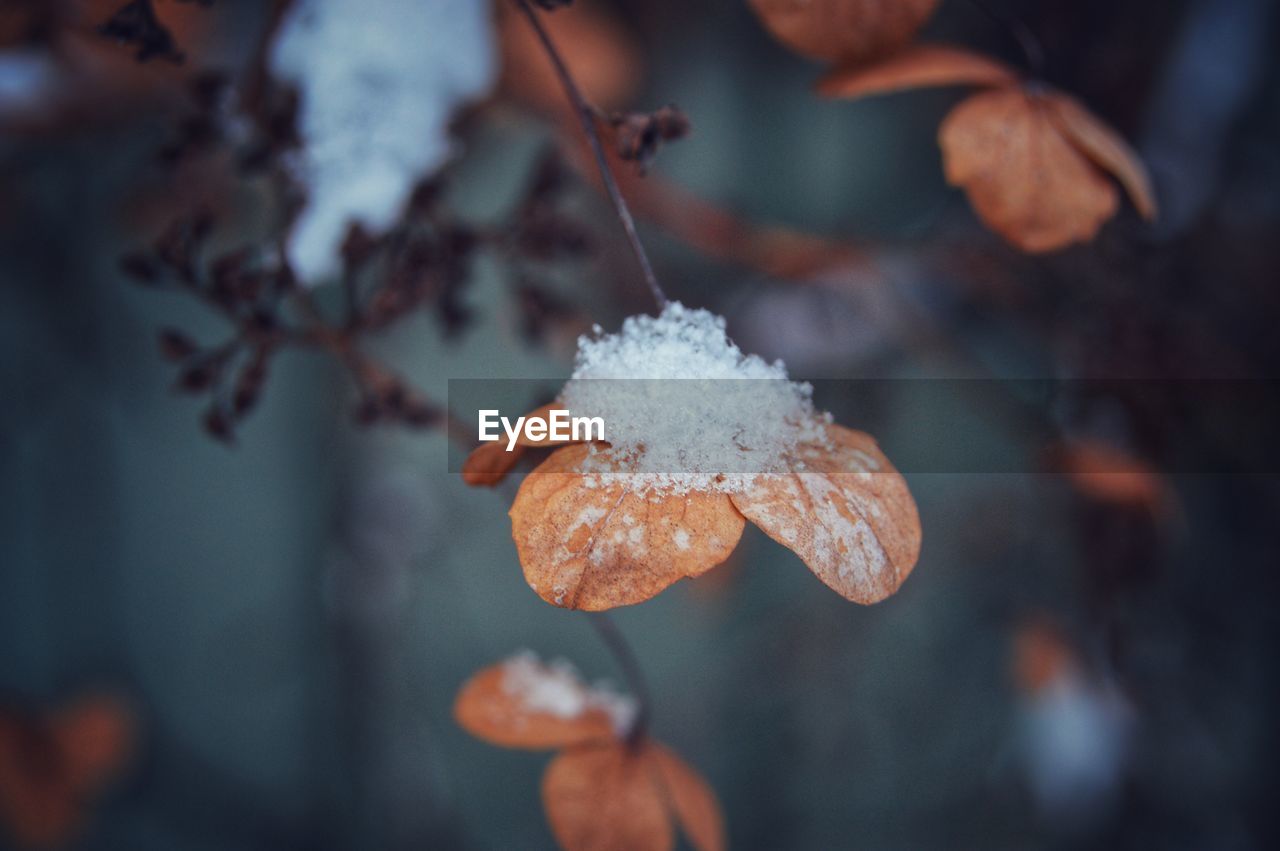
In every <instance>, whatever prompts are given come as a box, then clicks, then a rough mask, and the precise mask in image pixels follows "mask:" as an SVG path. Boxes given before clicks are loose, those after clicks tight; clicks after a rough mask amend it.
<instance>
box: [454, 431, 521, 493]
mask: <svg viewBox="0 0 1280 851" xmlns="http://www.w3.org/2000/svg"><path fill="white" fill-rule="evenodd" d="M524 452H525V449H524V447H523V446H516V447H515V448H514V449H512V450H511V451H510V452H508V451H507V445H506V443H503V442H502V441H496V442H493V443H482V444H480V445H479V446H477V447H476V448H475V449H473V450H471V454H470V455H468V456H467V460H466V461H463V462H462V481H464V482H466V483H467V484H469V485H472V486H476V487H478V486H485V487H492V486H494V485H496V484H498V483H499V482H501V481H502V480H503V479H505V478H506V477H507V473H510V472H511V470H512V468H513V467H515V465H516V464H518V463H519V462H520V458H521V456H523V455H524Z"/></svg>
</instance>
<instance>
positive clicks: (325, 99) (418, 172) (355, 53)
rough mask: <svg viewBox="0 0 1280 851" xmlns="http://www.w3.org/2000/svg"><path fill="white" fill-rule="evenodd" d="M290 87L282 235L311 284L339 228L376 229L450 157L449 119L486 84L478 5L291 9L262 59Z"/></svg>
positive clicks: (332, 258)
mask: <svg viewBox="0 0 1280 851" xmlns="http://www.w3.org/2000/svg"><path fill="white" fill-rule="evenodd" d="M271 68H272V71H273V72H274V73H275V74H276V75H277V76H278V77H279V78H281V79H282V80H285V81H287V82H290V83H292V84H293V85H296V86H297V87H298V89H299V91H300V93H301V96H302V102H301V108H300V113H299V125H300V126H299V129H300V131H301V135H302V138H303V143H304V150H303V152H302V156H301V159H300V161H299V162H298V171H299V176H300V177H301V179H302V180H303V182H304V183H305V185H306V186H307V189H308V198H307V204H306V207H305V208H304V209H303V210H302V212H301V214H300V216H299V218H298V221H297V222H296V224H295V226H294V230H293V233H292V234H291V235H290V239H289V244H288V252H289V259H290V261H291V262H292V264H293V266H294V269H295V270H296V271H297V272H298V274H299V276H300V277H301V278H302V280H304V281H306V282H308V283H309V284H311V285H314V284H316V283H320V282H321V281H322V280H323V279H324V278H325V277H326V276H330V275H332V274H333V273H334V271H335V270H336V269H337V263H338V249H339V247H340V245H341V242H342V239H343V237H344V236H345V235H346V231H347V228H348V227H349V225H350V224H351V223H352V222H354V221H359V222H361V223H363V224H364V225H366V226H367V227H369V228H372V229H374V230H379V229H383V228H386V227H387V226H389V225H390V224H391V223H392V222H393V221H394V220H395V219H396V217H397V215H398V214H399V213H400V210H401V208H402V207H403V206H404V203H405V202H406V200H407V199H408V196H409V193H410V192H411V190H412V188H413V186H414V184H415V183H416V182H417V181H418V180H419V179H420V178H422V177H424V176H426V175H428V174H429V173H430V172H432V171H434V170H435V169H437V168H439V167H440V166H441V165H442V164H443V163H444V162H445V160H446V159H447V157H448V156H449V153H450V141H449V138H448V135H447V133H446V130H447V126H448V122H449V119H450V118H451V116H452V115H453V113H454V111H455V110H456V109H457V108H458V107H459V106H460V105H462V104H463V103H465V102H467V101H469V100H473V99H475V98H477V97H479V96H480V95H482V94H483V93H484V92H486V91H487V90H488V89H489V87H490V86H491V85H492V83H493V80H494V76H495V58H494V44H493V27H492V21H491V9H490V4H489V3H488V2H487V0H360V1H359V2H357V0H296V2H295V3H294V4H293V6H292V7H291V9H290V11H289V13H288V18H287V19H286V20H285V21H284V23H283V25H282V27H281V31H280V35H279V37H278V39H277V41H276V43H275V45H274V48H273V51H272V55H271Z"/></svg>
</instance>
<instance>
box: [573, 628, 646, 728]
mask: <svg viewBox="0 0 1280 851" xmlns="http://www.w3.org/2000/svg"><path fill="white" fill-rule="evenodd" d="M587 618H588V619H589V620H590V621H591V625H592V626H593V627H595V630H596V632H597V633H598V634H599V636H600V639H601V640H602V641H603V642H604V643H605V646H606V647H608V648H609V652H610V653H612V654H613V658H614V659H615V660H617V662H618V667H619V668H621V669H622V675H623V676H624V677H625V678H626V680H627V687H628V688H629V689H630V690H631V693H632V694H633V695H635V698H636V704H637V710H636V717H635V720H634V721H632V723H631V729H630V730H628V731H627V742H628V743H629V744H632V745H636V744H638V743H639V742H641V741H643V740H644V737H645V736H646V735H647V733H648V730H649V719H650V718H652V716H653V704H652V701H651V700H650V698H649V685H648V682H647V681H646V680H645V678H644V672H643V671H642V670H641V669H640V663H639V662H638V661H637V660H636V654H635V652H634V651H633V650H632V649H631V645H630V644H629V643H628V642H627V638H626V636H625V635H623V634H622V630H620V629H618V625H617V624H616V623H614V622H613V618H611V617H609V615H608V614H607V613H605V612H587Z"/></svg>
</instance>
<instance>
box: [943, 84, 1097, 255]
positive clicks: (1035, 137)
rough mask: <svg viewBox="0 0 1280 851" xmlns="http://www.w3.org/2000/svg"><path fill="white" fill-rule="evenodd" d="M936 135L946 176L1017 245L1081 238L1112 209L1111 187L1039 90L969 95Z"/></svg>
mask: <svg viewBox="0 0 1280 851" xmlns="http://www.w3.org/2000/svg"><path fill="white" fill-rule="evenodd" d="M938 142H939V144H940V145H941V146H942V156H943V166H944V170H945V172H946V176H947V181H948V182H949V183H951V184H952V185H953V186H959V187H962V188H963V189H964V190H965V192H966V193H968V195H969V201H970V203H972V204H973V209H974V211H975V212H976V213H977V214H978V216H979V218H981V219H982V220H983V222H985V223H986V225H987V226H988V227H990V228H991V229H992V230H994V231H996V232H997V233H999V234H1000V235H1001V236H1003V237H1004V238H1005V239H1007V240H1009V241H1010V242H1012V243H1013V244H1014V245H1017V246H1018V247H1019V248H1022V249H1023V250H1024V251H1029V252H1041V251H1052V250H1054V249H1058V248H1062V247H1064V246H1066V245H1070V244H1071V243H1075V242H1087V241H1088V240H1090V239H1093V236H1094V234H1096V233H1097V232H1098V228H1099V227H1101V226H1102V223H1103V222H1104V221H1106V220H1107V219H1109V218H1111V217H1112V216H1113V215H1114V214H1115V212H1116V208H1117V206H1118V203H1119V201H1118V196H1117V193H1116V190H1115V187H1114V186H1112V185H1111V183H1110V181H1108V180H1107V179H1106V177H1105V176H1103V175H1102V174H1101V173H1100V172H1099V171H1098V170H1097V169H1096V168H1094V166H1093V165H1092V164H1091V163H1090V162H1089V160H1088V159H1086V158H1085V157H1084V156H1083V155H1081V154H1080V152H1079V151H1077V150H1076V149H1075V147H1074V146H1073V145H1072V144H1071V143H1070V142H1068V141H1067V140H1066V139H1065V138H1064V137H1063V136H1062V134H1061V132H1059V130H1058V126H1057V123H1056V122H1055V120H1054V118H1053V115H1052V114H1051V113H1050V111H1049V109H1048V108H1047V107H1046V105H1045V102H1044V96H1042V95H1038V94H1033V93H1030V92H1026V91H1024V90H1022V89H1019V88H1008V89H1000V90H998V91H994V92H985V93H982V94H978V95H974V96H973V97H971V98H969V99H968V100H965V101H964V102H963V103H961V104H960V105H959V106H957V107H956V108H955V109H954V110H953V111H952V112H951V114H950V115H948V116H947V118H946V120H944V121H943V122H942V127H941V128H940V130H939V132H938Z"/></svg>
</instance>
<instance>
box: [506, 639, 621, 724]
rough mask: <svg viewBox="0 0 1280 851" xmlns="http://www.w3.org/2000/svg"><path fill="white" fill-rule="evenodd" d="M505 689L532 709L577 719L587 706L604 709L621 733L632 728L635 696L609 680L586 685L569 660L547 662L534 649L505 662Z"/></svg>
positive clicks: (531, 710)
mask: <svg viewBox="0 0 1280 851" xmlns="http://www.w3.org/2000/svg"><path fill="white" fill-rule="evenodd" d="M502 688H503V690H504V691H505V692H506V693H507V694H510V695H512V696H513V697H515V698H516V699H518V700H519V701H520V704H521V706H523V707H524V709H526V710H527V711H529V712H545V713H548V714H550V715H554V716H556V717H557V718H577V717H578V716H579V715H581V714H582V713H584V712H586V711H587V710H588V709H599V710H602V711H603V712H605V713H607V714H608V715H609V717H610V718H611V719H612V720H613V728H614V729H615V730H617V731H618V732H619V733H620V734H621V733H625V732H626V731H627V730H628V729H629V728H630V726H631V723H632V721H634V720H635V716H636V711H637V708H636V702H635V701H634V700H633V699H631V698H630V697H627V696H626V695H624V694H619V693H618V692H616V691H614V690H613V689H612V688H611V687H610V686H609V685H608V684H607V683H596V684H595V685H592V686H587V685H586V684H585V683H583V681H582V678H581V677H580V676H579V675H578V671H577V669H576V668H574V667H573V665H572V664H570V663H569V662H566V661H565V660H563V659H554V660H552V661H550V662H549V663H547V664H545V665H544V664H543V663H542V662H541V661H539V659H538V656H537V654H535V653H534V652H533V651H531V650H522V651H521V652H519V653H517V654H516V655H514V656H512V657H511V658H510V659H508V660H507V661H506V662H504V663H503V665H502Z"/></svg>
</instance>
